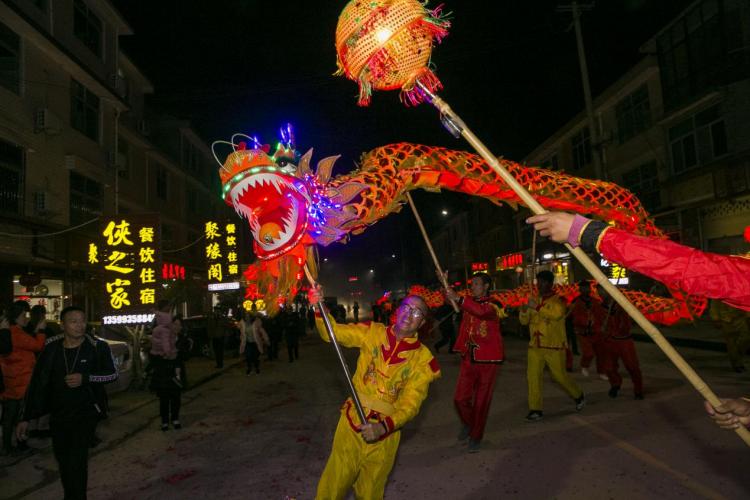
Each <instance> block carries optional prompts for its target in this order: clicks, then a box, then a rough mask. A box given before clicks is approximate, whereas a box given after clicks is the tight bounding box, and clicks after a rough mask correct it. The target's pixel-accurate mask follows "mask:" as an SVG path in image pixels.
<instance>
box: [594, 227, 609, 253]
mask: <svg viewBox="0 0 750 500" xmlns="http://www.w3.org/2000/svg"><path fill="white" fill-rule="evenodd" d="M610 229H611V227H610V226H607V227H605V228H604V231H602V232H601V233H599V237H598V238H597V239H596V245H595V247H594V248H596V252H597V253H601V252H599V245H601V244H602V238H603V237H604V234H605V233H606V232H607V231H609V230H610Z"/></svg>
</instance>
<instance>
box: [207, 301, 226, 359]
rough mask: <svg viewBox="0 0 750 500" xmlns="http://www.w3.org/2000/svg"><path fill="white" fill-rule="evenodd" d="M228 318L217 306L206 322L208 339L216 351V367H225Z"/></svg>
mask: <svg viewBox="0 0 750 500" xmlns="http://www.w3.org/2000/svg"><path fill="white" fill-rule="evenodd" d="M226 329H227V318H226V317H225V316H224V314H222V312H221V309H220V308H219V307H218V306H217V307H214V311H213V313H212V314H211V316H209V318H208V322H207V324H206V330H207V332H206V333H207V334H208V339H209V340H210V342H211V349H212V350H213V352H214V359H215V360H216V368H217V369H218V368H224V343H225V342H226Z"/></svg>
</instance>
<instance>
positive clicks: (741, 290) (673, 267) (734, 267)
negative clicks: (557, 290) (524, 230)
mask: <svg viewBox="0 0 750 500" xmlns="http://www.w3.org/2000/svg"><path fill="white" fill-rule="evenodd" d="M526 222H527V223H529V224H534V229H536V230H537V231H539V234H541V235H542V236H548V237H549V238H550V239H552V240H553V241H556V242H557V243H564V242H568V243H570V244H571V245H573V246H578V245H580V246H581V247H582V248H583V249H584V250H586V251H592V250H596V251H597V252H599V253H600V254H601V255H602V256H603V257H604V258H605V259H607V260H609V261H610V262H616V263H618V264H620V265H622V266H625V267H627V268H628V269H631V270H633V271H635V272H638V273H641V274H643V275H646V276H648V277H649V278H653V279H655V280H659V281H661V282H662V283H664V284H665V285H667V286H669V287H672V288H678V289H680V290H682V291H684V292H686V293H688V294H690V295H702V296H704V297H708V298H711V299H719V300H722V301H724V302H726V303H727V304H729V305H730V306H732V307H736V308H738V309H744V310H746V311H750V259H748V258H745V257H740V256H735V255H719V254H715V253H709V252H701V251H700V250H696V249H695V248H690V247H687V246H685V245H680V244H678V243H675V242H673V241H669V240H661V239H656V238H648V237H644V236H636V235H634V234H631V233H628V232H627V231H622V230H620V229H615V228H613V227H610V226H609V225H607V224H606V223H604V222H601V221H595V220H589V219H587V218H585V217H581V216H580V215H573V214H568V213H565V212H548V213H546V214H542V215H535V216H533V217H529V218H528V219H526Z"/></svg>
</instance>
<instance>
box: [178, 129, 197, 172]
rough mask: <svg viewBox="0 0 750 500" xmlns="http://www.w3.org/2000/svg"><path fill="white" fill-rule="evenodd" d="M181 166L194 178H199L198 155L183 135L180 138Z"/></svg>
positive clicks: (193, 145)
mask: <svg viewBox="0 0 750 500" xmlns="http://www.w3.org/2000/svg"><path fill="white" fill-rule="evenodd" d="M182 165H183V167H185V169H187V171H188V172H190V173H191V174H193V175H194V176H195V177H198V176H199V174H200V171H201V164H200V153H199V152H198V148H196V147H195V144H193V143H192V142H190V140H188V138H187V137H185V136H184V135H183V136H182Z"/></svg>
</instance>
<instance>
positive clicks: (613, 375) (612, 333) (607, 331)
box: [603, 303, 643, 395]
mask: <svg viewBox="0 0 750 500" xmlns="http://www.w3.org/2000/svg"><path fill="white" fill-rule="evenodd" d="M606 312H607V316H606V317H605V318H604V326H603V329H604V349H605V352H606V362H605V366H606V369H607V378H609V385H611V386H612V387H617V388H619V387H620V386H621V385H622V376H620V373H619V361H620V360H622V364H624V365H625V369H626V370H627V371H628V373H629V374H630V378H631V380H632V381H633V392H634V393H635V394H636V395H642V394H643V377H642V376H641V367H640V364H639V362H638V354H637V353H636V351H635V342H634V341H633V335H632V334H631V333H630V329H631V327H632V321H631V319H630V316H629V315H628V313H627V312H625V309H623V308H622V307H620V306H619V305H618V304H615V303H612V304H611V305H610V306H608V308H607V309H606Z"/></svg>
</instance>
